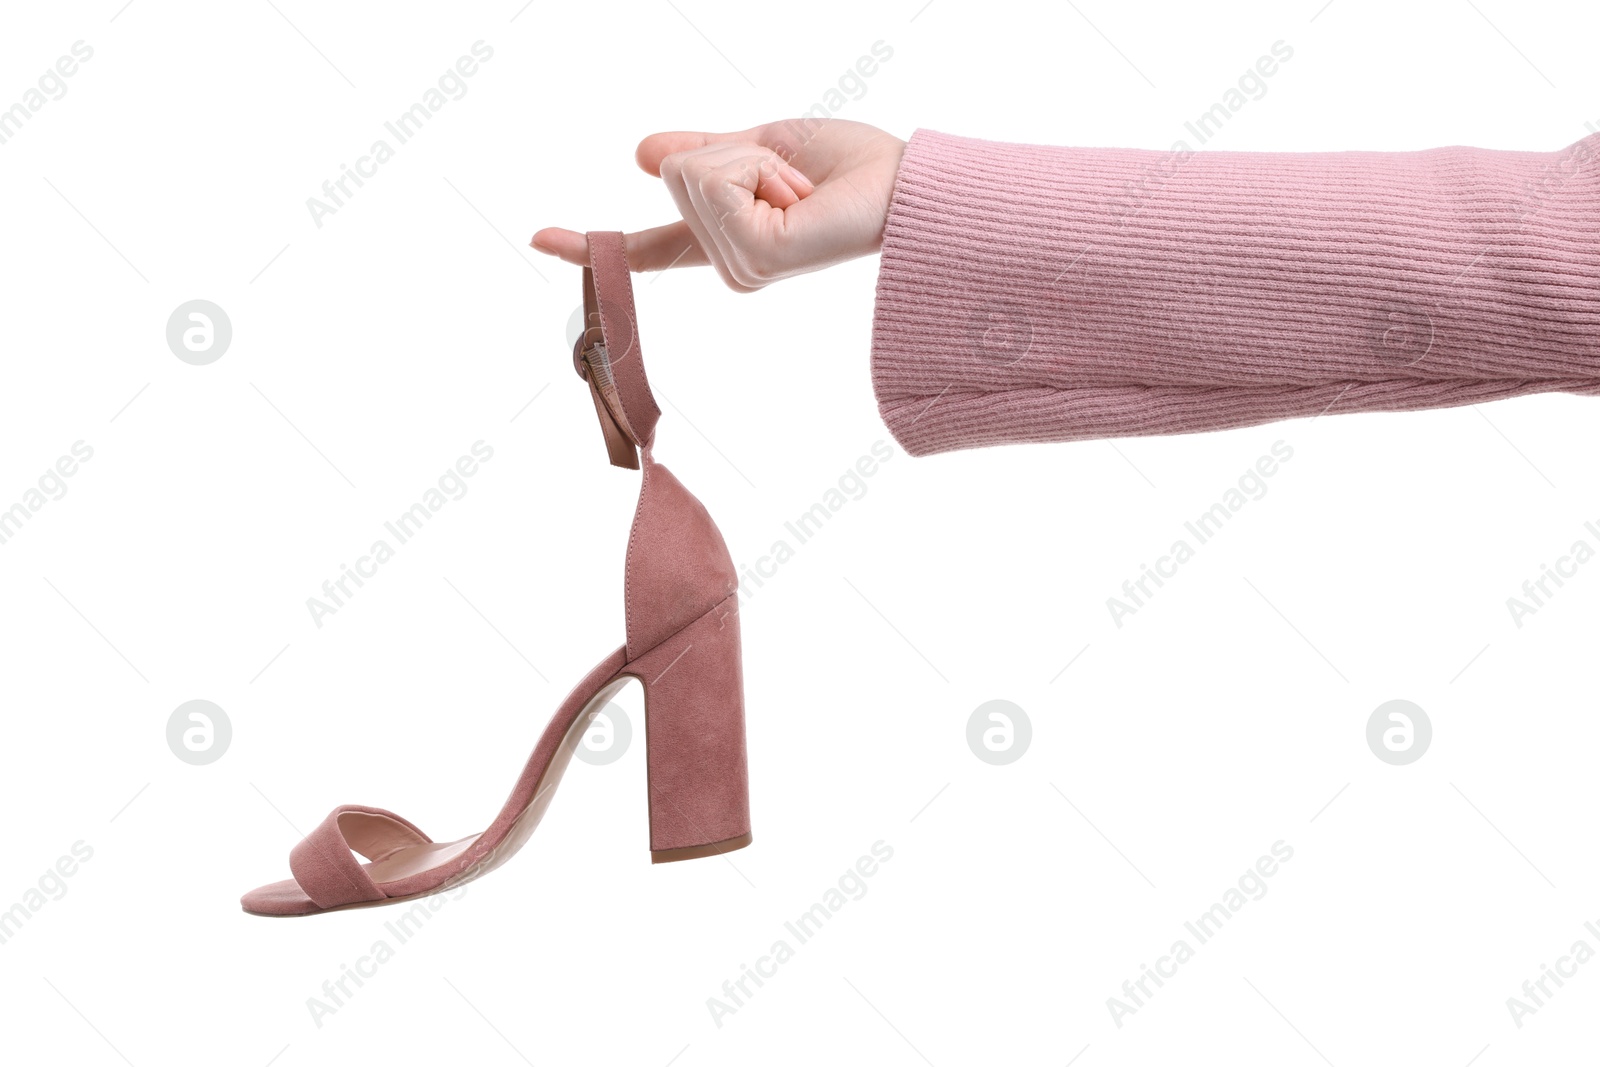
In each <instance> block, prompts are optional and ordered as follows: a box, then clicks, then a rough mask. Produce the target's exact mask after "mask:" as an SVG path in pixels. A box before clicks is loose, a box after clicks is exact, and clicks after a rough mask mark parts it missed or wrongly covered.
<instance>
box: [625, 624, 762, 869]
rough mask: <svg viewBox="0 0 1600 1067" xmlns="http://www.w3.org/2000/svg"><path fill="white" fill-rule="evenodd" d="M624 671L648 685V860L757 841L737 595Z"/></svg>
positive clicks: (691, 856)
mask: <svg viewBox="0 0 1600 1067" xmlns="http://www.w3.org/2000/svg"><path fill="white" fill-rule="evenodd" d="M625 673H626V674H629V675H631V676H633V677H635V678H637V679H639V681H640V683H641V684H642V685H643V686H644V714H645V739H646V740H645V743H646V748H647V750H648V758H647V763H648V777H649V782H648V793H649V797H648V802H649V809H650V860H651V862H652V863H671V862H674V861H676V860H687V859H697V858H699V857H702V856H716V855H721V854H722V853H725V852H732V851H734V850H736V849H740V848H743V847H745V846H746V845H748V844H749V843H750V840H751V836H750V784H749V771H748V762H747V757H746V753H745V729H744V669H743V665H742V662H741V659H740V649H739V597H738V594H737V593H736V594H734V595H733V596H730V597H728V598H727V599H725V600H723V601H722V602H721V603H720V604H718V605H717V606H716V607H714V608H712V609H711V610H710V611H708V612H706V613H705V614H704V615H702V616H700V617H699V618H698V619H696V620H695V621H694V622H693V623H691V624H689V625H688V626H686V627H684V628H683V629H682V630H679V631H678V632H677V633H675V634H673V635H672V636H671V637H669V638H668V639H667V640H665V641H663V642H662V643H661V644H660V645H658V646H656V647H655V648H654V649H652V650H651V651H650V652H649V653H648V654H647V655H645V656H644V657H643V658H641V659H640V660H639V661H638V662H636V663H630V664H629V665H628V666H627V667H626V668H625Z"/></svg>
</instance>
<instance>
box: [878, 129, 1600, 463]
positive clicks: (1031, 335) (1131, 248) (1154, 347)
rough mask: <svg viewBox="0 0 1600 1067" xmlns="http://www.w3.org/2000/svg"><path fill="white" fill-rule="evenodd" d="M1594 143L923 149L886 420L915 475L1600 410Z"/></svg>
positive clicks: (910, 185) (897, 197)
mask: <svg viewBox="0 0 1600 1067" xmlns="http://www.w3.org/2000/svg"><path fill="white" fill-rule="evenodd" d="M1597 170H1600V135H1596V136H1593V137H1590V138H1586V139H1585V140H1583V141H1580V142H1578V143H1576V144H1574V145H1572V146H1570V147H1569V148H1567V149H1563V150H1560V151H1552V152H1503V151H1492V150H1486V149H1478V148H1440V149H1432V150H1428V151H1420V152H1408V153H1373V152H1342V153H1236V152H1204V153H1198V152H1186V151H1184V150H1182V149H1181V147H1179V148H1175V149H1174V150H1173V151H1170V152H1155V151H1144V150H1127V149H1083V148H1059V147H1049V146H1035V145H1018V144H1005V143H999V142H991V141H983V140H978V139H974V138H965V137H956V136H952V135H948V134H942V133H936V132H933V131H930V130H919V131H917V132H916V134H914V135H913V137H912V138H911V140H910V142H909V144H908V146H907V148H906V151H905V154H904V157H903V159H902V161H901V164H900V168H899V174H898V176H897V179H896V185H895V190H894V196H893V199H892V202H891V207H890V211H889V217H888V221H887V225H886V228H885V233H884V242H883V254H882V262H881V266H880V271H879V278H878V287H877V294H876V310H875V316H874V324H873V338H872V378H873V386H874V390H875V392H876V394H877V398H878V401H879V406H880V410H881V411H882V413H883V417H884V419H885V421H886V422H887V423H888V425H889V428H890V429H891V431H892V432H893V433H894V434H895V436H896V438H897V439H898V440H899V441H900V443H901V445H902V446H903V447H904V448H905V449H906V450H907V451H908V452H909V453H911V454H913V455H922V454H928V453H933V452H941V451H947V450H950V449H955V448H970V447H976V446H981V445H992V444H1003V443H1013V442H1024V441H1065V440H1077V439H1084V438H1098V437H1116V436H1126V435H1133V434H1164V433H1186V432H1194V431H1199V430H1209V429H1220V428H1225V427H1230V426H1242V425H1250V424H1255V423H1262V422H1268V421H1273V420H1276V419H1281V418H1290V417H1296V416H1301V415H1317V414H1320V413H1322V412H1323V411H1330V410H1331V411H1333V412H1345V411H1359V410H1410V409H1418V408H1426V407H1439V406H1447V405H1453V404H1464V403H1474V402H1479V401H1485V400H1493V399H1499V398H1502V397H1509V396H1517V395H1521V394H1525V393H1531V392H1546V391H1568V392H1579V393H1600V175H1597V173H1596V171H1597Z"/></svg>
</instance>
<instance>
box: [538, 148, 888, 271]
mask: <svg viewBox="0 0 1600 1067" xmlns="http://www.w3.org/2000/svg"><path fill="white" fill-rule="evenodd" d="M904 151H905V142H904V141H902V140H900V139H899V138H898V137H895V136H893V135H891V134H888V133H885V132H883V131H882V130H879V129H876V128H875V127H872V126H868V125H866V124H865V123H861V122H849V121H846V120H844V119H834V118H823V119H803V118H802V119H786V120H783V121H780V122H769V123H767V124H766V125H764V126H756V127H753V128H751V129H748V130H744V131H742V132H739V133H687V132H675V133H655V134H651V135H650V136H649V137H646V138H645V139H644V140H643V141H641V142H639V147H638V150H637V151H636V152H635V153H634V157H635V158H636V159H637V160H638V162H639V166H640V167H642V168H644V170H645V171H646V172H648V173H650V174H652V175H655V176H657V177H659V178H660V179H661V180H662V181H663V182H665V183H666V186H667V191H668V192H670V193H671V194H672V199H673V201H674V202H676V204H677V205H678V212H679V214H681V215H682V216H683V218H682V219H681V220H680V221H678V222H671V223H668V224H667V225H665V226H657V227H655V228H653V229H649V230H641V231H639V232H638V233H630V234H628V235H627V255H628V263H629V265H630V266H631V267H632V268H633V269H634V270H635V271H649V270H665V269H667V268H668V267H694V266H704V265H706V264H710V265H711V266H713V267H715V268H716V269H717V273H718V274H719V275H721V276H722V280H723V281H724V282H726V283H727V284H728V286H729V287H730V288H732V289H735V290H737V291H739V292H742V293H748V292H754V291H755V290H757V289H760V288H761V287H762V286H765V285H768V284H770V283H771V282H775V281H777V280H778V279H780V278H788V277H791V276H792V275H796V274H804V273H806V272H807V271H813V270H821V269H822V268H823V267H829V266H832V265H833V264H835V263H842V262H844V261H845V260H847V259H854V258H856V257H857V256H866V255H871V254H872V253H874V252H876V251H878V249H879V247H880V246H881V245H882V243H883V226H884V221H885V220H886V219H887V218H888V216H889V197H890V194H891V193H892V192H893V191H894V179H895V173H896V172H897V171H898V170H899V167H900V156H901V154H902V153H903V152H904ZM533 247H534V248H536V249H538V250H539V251H541V252H544V253H546V254H548V255H552V256H559V257H561V258H562V259H564V260H566V261H567V262H568V263H576V264H579V265H583V264H586V263H588V259H589V256H588V242H587V241H586V240H585V239H584V236H583V234H582V233H580V232H577V231H574V230H564V229H560V228H558V227H549V228H547V229H543V230H540V231H539V232H538V233H536V234H534V235H533Z"/></svg>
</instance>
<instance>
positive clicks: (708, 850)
mask: <svg viewBox="0 0 1600 1067" xmlns="http://www.w3.org/2000/svg"><path fill="white" fill-rule="evenodd" d="M749 843H750V835H749V834H740V835H739V836H738V837H730V838H728V839H727V840H726V841H713V842H712V843H711V844H709V845H690V846H689V847H687V848H663V849H651V850H650V862H651V863H676V862H677V861H679V860H697V859H700V858H702V857H704V856H720V855H722V854H723V853H724V852H737V851H738V850H739V849H741V848H744V847H745V846H746V845H748V844H749Z"/></svg>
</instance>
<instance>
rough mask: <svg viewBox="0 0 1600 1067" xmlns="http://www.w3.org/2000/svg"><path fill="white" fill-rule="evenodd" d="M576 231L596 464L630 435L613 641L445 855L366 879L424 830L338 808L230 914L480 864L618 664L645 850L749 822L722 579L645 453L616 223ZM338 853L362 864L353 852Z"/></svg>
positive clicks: (728, 593)
mask: <svg viewBox="0 0 1600 1067" xmlns="http://www.w3.org/2000/svg"><path fill="white" fill-rule="evenodd" d="M590 239H591V257H592V262H593V266H592V269H590V270H586V271H585V289H586V292H585V299H586V304H589V305H597V307H596V306H591V307H590V317H591V319H598V320H599V325H601V326H602V327H603V333H604V340H606V341H607V342H609V343H608V344H607V345H606V346H605V348H604V356H603V359H604V360H608V361H609V362H602V363H601V365H600V368H599V371H600V375H601V379H602V380H599V381H597V380H595V379H594V377H592V375H593V373H594V372H593V371H592V370H591V375H586V377H590V382H589V384H590V387H591V389H592V390H593V391H594V396H595V398H596V414H597V415H598V416H599V417H600V419H601V425H602V429H603V430H605V434H606V443H607V450H608V454H609V456H610V458H611V460H612V462H614V463H617V461H618V460H619V459H621V458H632V457H633V451H632V450H633V448H634V447H635V446H637V447H638V448H639V449H640V451H639V458H640V459H641V460H642V462H641V464H640V471H641V480H640V486H639V502H638V505H637V507H636V508H635V509H634V518H633V527H632V529H631V531H630V532H629V536H628V548H627V554H626V557H625V560H624V568H625V570H624V589H625V593H624V612H625V624H626V633H627V643H626V644H625V645H624V646H623V647H622V648H619V649H617V650H616V651H615V652H613V653H612V654H611V655H610V656H608V657H606V658H605V659H604V660H602V661H601V662H600V663H599V664H598V665H597V666H596V667H595V668H594V669H593V670H591V671H590V672H589V673H588V674H587V675H586V676H585V677H584V678H583V680H582V681H580V682H579V683H578V684H577V685H576V686H574V687H573V689H572V691H571V692H570V693H568V694H567V697H566V699H565V700H564V701H562V703H561V706H560V707H558V708H557V709H556V712H555V714H554V715H553V716H551V718H550V721H549V723H548V724H547V725H546V727H545V730H544V733H543V735H542V736H541V737H540V739H539V742H538V744H537V746H536V747H535V748H534V750H533V753H532V755H530V756H529V757H528V762H527V764H526V765H525V766H524V768H523V771H522V774H521V775H520V777H519V778H518V779H517V782H516V785H515V786H513V787H512V790H511V794H510V795H509V796H508V797H507V798H506V801H505V803H504V804H503V805H502V806H501V809H500V813H499V814H498V815H497V816H496V817H495V820H494V822H493V823H491V824H490V825H489V827H488V829H486V830H484V831H483V832H482V833H481V834H477V835H475V836H473V837H471V838H461V839H459V840H457V841H454V842H451V844H452V845H454V846H460V851H459V852H454V854H452V850H451V849H443V850H441V854H442V855H444V856H446V857H447V858H444V859H439V860H438V861H437V862H436V863H435V865H433V866H429V867H427V868H425V869H423V870H420V871H416V872H415V873H413V874H409V875H405V876H403V877H399V878H394V879H391V880H389V881H385V882H381V883H380V882H375V881H374V880H373V878H372V875H371V874H370V873H369V872H370V871H371V870H372V867H373V864H376V863H378V862H381V861H383V860H384V859H387V858H390V857H393V856H396V854H397V853H403V852H404V851H405V850H406V849H407V848H415V847H420V846H427V845H431V844H432V842H431V839H430V838H428V836H427V835H426V834H424V833H423V832H422V831H421V830H419V829H417V827H415V826H413V825H412V824H411V823H409V822H407V821H406V820H404V819H402V818H400V817H399V816H398V815H394V814H393V813H391V812H387V811H384V810H383V809H381V808H364V807H359V806H355V805H346V806H343V807H340V808H336V809H334V811H333V812H332V813H331V814H329V815H328V817H327V818H326V819H324V820H323V821H322V823H321V824H320V825H319V826H318V827H317V828H316V829H315V830H313V831H312V832H311V833H310V834H307V835H306V837H305V838H304V839H303V840H302V841H300V842H299V844H297V845H295V846H294V848H293V850H292V851H291V853H290V860H289V866H290V870H291V872H292V873H293V874H294V878H293V879H290V880H286V881H281V882H274V883H272V884H271V885H266V886H262V887H261V888H259V889H256V890H252V891H251V892H249V893H247V894H245V896H244V898H243V899H242V901H241V904H242V905H243V907H244V909H245V910H246V911H249V912H253V913H255V914H260V915H277V916H287V915H309V914H314V913H317V912H321V911H329V910H333V909H336V908H341V907H351V906H359V905H364V904H372V903H383V902H386V901H393V900H398V899H404V898H407V897H411V896H416V895H420V894H426V893H436V892H439V891H442V890H444V889H447V888H450V887H452V886H454V885H458V884H460V883H462V882H465V881H467V880H469V879H471V878H474V877H477V876H478V875H480V874H482V873H484V872H485V871H487V870H492V869H493V868H494V867H496V866H498V865H499V864H500V863H502V862H504V860H505V859H506V858H507V857H508V856H509V855H510V854H511V853H513V852H515V851H516V850H517V848H519V847H520V846H521V844H522V843H523V842H524V841H525V840H526V839H527V837H528V835H529V834H531V833H532V831H533V827H534V825H535V823H536V821H537V820H536V818H533V817H530V815H529V813H530V812H531V811H532V810H533V809H534V808H535V807H536V805H535V801H536V800H537V799H539V797H540V796H541V794H542V791H543V790H546V789H551V788H554V784H555V779H551V780H549V781H548V782H547V774H548V772H549V771H550V770H551V768H552V766H564V760H565V758H566V756H568V755H570V751H571V749H570V747H564V745H566V742H567V738H568V734H569V733H570V732H571V731H572V729H573V727H574V726H575V725H576V724H577V720H578V717H579V716H580V715H582V714H583V713H584V711H585V709H587V708H589V707H590V705H591V704H592V703H595V702H596V699H595V698H596V697H597V696H598V695H599V693H600V692H601V690H603V689H605V688H606V687H607V686H608V685H610V684H611V683H613V682H616V681H618V680H619V679H621V678H624V677H633V678H637V679H638V680H639V681H640V683H641V684H642V685H643V686H644V691H645V736H646V747H647V749H648V753H647V768H648V806H649V814H650V847H651V850H652V851H653V852H655V853H661V852H664V851H668V850H675V849H695V848H700V847H702V846H707V845H715V844H718V843H721V842H726V841H729V840H730V839H733V838H742V837H744V836H745V835H747V834H749V832H750V801H749V780H748V771H747V758H746V753H745V732H744V676H743V667H742V664H741V660H740V646H739V619H738V588H739V583H738V576H737V573H736V571H735V569H734V566H733V560H732V557H731V556H730V555H729V554H728V547H727V545H726V544H725V543H724V542H723V539H722V534H721V532H720V531H718V529H717V526H716V523H714V522H713V521H712V520H711V516H710V515H709V514H708V513H707V512H706V509H705V507H704V506H703V505H702V504H701V503H700V501H699V500H697V499H695V497H694V495H693V494H692V493H690V492H689V491H688V490H687V489H685V488H684V487H683V484H682V483H681V482H679V481H678V479H677V478H676V477H674V476H673V474H672V472H670V471H669V470H667V468H666V467H664V466H662V465H661V464H659V463H657V462H656V461H655V459H654V457H653V456H652V455H651V445H652V442H653V440H654V436H655V424H656V421H657V417H658V416H659V414H660V411H659V408H658V407H657V406H656V403H655V399H654V397H653V396H651V394H650V387H649V383H648V381H647V380H646V378H645V375H644V363H643V357H642V353H641V351H640V348H639V343H638V329H637V323H636V321H635V318H634V314H635V313H634V307H633V291H632V281H631V277H630V275H629V273H628V268H627V261H626V259H625V258H624V256H623V253H622V235H621V234H620V233H606V232H602V233H594V234H591V235H590ZM583 343H584V342H583V341H582V340H580V342H579V346H578V347H579V349H580V353H581V350H582V347H583ZM579 363H580V365H582V360H581V358H580V360H579ZM580 373H581V371H580ZM612 405H615V406H616V410H614V411H613V410H612V409H611V406H612ZM619 435H625V436H619ZM618 465H619V466H631V465H632V464H630V463H618ZM558 757H559V758H560V760H561V761H562V762H561V763H559V764H558V762H557V761H558ZM352 850H353V851H354V852H357V853H360V854H361V855H363V856H364V857H366V858H367V859H368V860H369V861H371V863H368V864H363V863H361V862H359V861H358V860H357V859H356V858H355V856H354V855H353V854H352ZM404 858H405V857H402V859H404ZM413 858H414V857H413ZM668 858H678V857H668ZM402 866H404V865H403V864H402ZM389 869H390V870H391V871H392V870H394V869H396V868H395V866H393V865H391V867H390V868H389Z"/></svg>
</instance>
